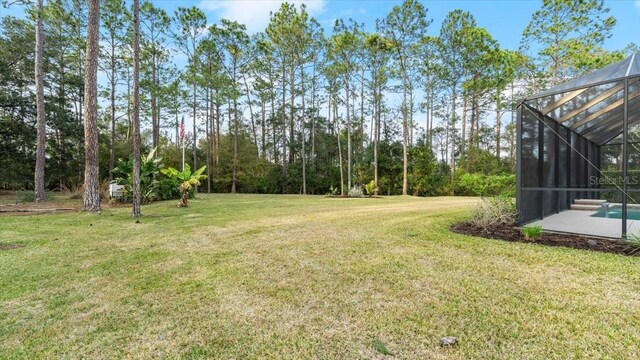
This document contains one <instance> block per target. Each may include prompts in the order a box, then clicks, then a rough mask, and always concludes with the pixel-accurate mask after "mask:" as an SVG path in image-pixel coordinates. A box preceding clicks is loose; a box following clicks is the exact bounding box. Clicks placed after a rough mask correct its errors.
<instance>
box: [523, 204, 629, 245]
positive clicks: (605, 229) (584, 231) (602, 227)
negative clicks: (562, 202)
mask: <svg viewBox="0 0 640 360" xmlns="http://www.w3.org/2000/svg"><path fill="white" fill-rule="evenodd" d="M595 213H596V212H595V211H583V210H566V211H563V212H561V213H559V214H555V215H550V216H548V217H546V218H544V219H542V220H538V221H535V222H533V223H531V224H540V225H541V226H542V229H543V230H548V231H558V232H566V233H573V234H581V235H592V236H599V237H608V238H617V239H619V238H620V237H621V235H622V220H620V219H611V218H603V217H591V215H593V214H595ZM627 234H628V235H631V234H636V235H640V221H638V220H627Z"/></svg>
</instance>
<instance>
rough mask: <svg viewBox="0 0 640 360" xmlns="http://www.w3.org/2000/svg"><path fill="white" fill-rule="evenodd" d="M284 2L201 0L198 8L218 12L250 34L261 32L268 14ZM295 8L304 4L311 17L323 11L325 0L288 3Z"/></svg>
mask: <svg viewBox="0 0 640 360" xmlns="http://www.w3.org/2000/svg"><path fill="white" fill-rule="evenodd" d="M283 2H285V0H202V1H200V8H202V9H203V10H208V11H215V12H219V13H218V15H219V16H220V18H225V19H229V20H235V21H237V22H239V23H241V24H244V25H246V26H247V31H248V32H249V33H250V34H255V33H257V32H259V31H263V30H264V29H265V28H266V26H267V24H269V14H270V13H271V12H276V11H278V9H279V8H280V5H282V3H283ZM288 2H289V3H294V4H296V5H297V6H299V5H300V4H303V3H304V4H305V5H306V7H307V11H308V12H309V14H311V15H316V14H319V13H321V12H322V10H323V9H324V6H325V3H326V0H294V1H291V0H289V1H288Z"/></svg>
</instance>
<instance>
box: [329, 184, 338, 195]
mask: <svg viewBox="0 0 640 360" xmlns="http://www.w3.org/2000/svg"><path fill="white" fill-rule="evenodd" d="M339 191H340V190H339V189H338V188H337V187H334V186H331V187H329V192H328V193H327V195H328V196H336V195H338V192H339Z"/></svg>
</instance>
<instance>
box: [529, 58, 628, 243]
mask: <svg viewBox="0 0 640 360" xmlns="http://www.w3.org/2000/svg"><path fill="white" fill-rule="evenodd" d="M639 95H640V53H636V54H634V55H632V56H630V57H628V58H626V59H625V60H622V61H620V62H618V63H615V64H612V65H609V66H607V67H604V68H602V69H600V70H596V71H594V72H592V73H590V74H587V75H584V76H582V77H579V78H576V79H574V80H571V81H568V82H566V83H564V84H562V85H559V86H556V87H554V88H551V89H549V90H546V91H544V92H541V93H539V94H537V95H534V96H531V97H528V98H526V99H525V100H523V101H522V102H521V103H520V105H519V106H518V122H517V160H518V161H517V168H516V187H517V188H516V203H517V208H518V212H519V223H520V225H525V224H529V223H532V222H536V221H537V222H538V223H540V224H541V225H542V226H543V228H546V227H548V230H558V231H568V232H576V233H586V234H593V235H602V236H611V237H626V236H627V235H628V234H632V233H636V231H637V232H638V233H637V234H638V235H640V205H639V203H640V96H639ZM636 228H637V229H636Z"/></svg>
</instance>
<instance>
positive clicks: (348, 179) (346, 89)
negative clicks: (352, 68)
mask: <svg viewBox="0 0 640 360" xmlns="http://www.w3.org/2000/svg"><path fill="white" fill-rule="evenodd" d="M345 84H346V85H345V91H346V100H347V104H346V106H347V191H351V116H350V115H351V113H350V112H349V107H350V104H349V79H348V78H347V79H345Z"/></svg>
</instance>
